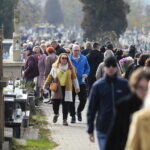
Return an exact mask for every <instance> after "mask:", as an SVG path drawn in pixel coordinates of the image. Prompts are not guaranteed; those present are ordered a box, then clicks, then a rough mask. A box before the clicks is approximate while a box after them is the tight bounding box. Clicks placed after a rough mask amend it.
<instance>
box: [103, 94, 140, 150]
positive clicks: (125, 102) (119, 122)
mask: <svg viewBox="0 0 150 150" xmlns="http://www.w3.org/2000/svg"><path fill="white" fill-rule="evenodd" d="M141 107H142V100H140V99H139V98H138V97H137V96H136V95H134V94H132V95H129V96H127V97H125V98H123V99H122V101H121V102H120V103H119V104H117V108H116V115H115V117H114V121H113V123H112V126H111V128H110V132H109V135H108V139H107V142H106V147H105V150H124V148H125V145H126V141H127V136H128V131H129V126H130V123H131V118H132V115H133V113H134V112H136V111H138V110H139V109H140V108H141Z"/></svg>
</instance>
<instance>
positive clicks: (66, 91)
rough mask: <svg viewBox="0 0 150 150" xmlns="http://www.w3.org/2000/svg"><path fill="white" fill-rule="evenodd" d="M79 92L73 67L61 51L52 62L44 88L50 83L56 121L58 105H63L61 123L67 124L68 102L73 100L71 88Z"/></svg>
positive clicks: (55, 120)
mask: <svg viewBox="0 0 150 150" xmlns="http://www.w3.org/2000/svg"><path fill="white" fill-rule="evenodd" d="M72 83H73V85H74V88H75V92H76V93H79V92H80V88H79V84H78V80H77V77H76V73H75V69H74V67H73V65H72V63H71V61H70V59H69V57H68V55H67V54H65V53H62V54H61V55H60V56H59V58H58V59H57V61H56V62H55V63H54V64H53V67H52V70H51V72H50V74H49V75H48V77H47V79H46V81H45V85H44V88H46V87H47V86H49V84H51V85H50V89H51V92H52V93H51V95H52V96H51V98H52V100H53V110H54V114H55V115H54V118H53V122H54V123H56V122H57V119H58V117H59V106H60V104H61V103H62V106H63V125H65V126H68V122H67V118H68V111H69V105H70V102H72V101H73V98H72V89H73V85H72Z"/></svg>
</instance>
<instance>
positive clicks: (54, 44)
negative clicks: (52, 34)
mask: <svg viewBox="0 0 150 150" xmlns="http://www.w3.org/2000/svg"><path fill="white" fill-rule="evenodd" d="M51 45H52V47H53V48H54V49H55V51H56V55H57V56H59V55H60V54H61V53H66V50H65V49H64V48H62V47H60V45H59V44H58V42H57V41H52V43H51Z"/></svg>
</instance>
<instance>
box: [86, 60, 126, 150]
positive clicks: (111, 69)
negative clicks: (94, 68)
mask: <svg viewBox="0 0 150 150" xmlns="http://www.w3.org/2000/svg"><path fill="white" fill-rule="evenodd" d="M104 64H105V73H106V75H105V76H104V77H103V78H102V79H101V80H98V81H97V82H96V83H95V84H94V85H93V87H92V90H91V93H90V96H89V108H88V114H87V119H88V131H87V132H88V134H89V138H90V141H91V142H94V121H95V117H96V115H97V119H96V120H97V122H96V128H97V136H98V142H99V146H100V149H101V150H104V146H105V142H106V138H107V133H108V130H109V127H110V124H111V121H112V118H113V116H114V115H115V105H116V103H117V102H118V101H119V99H120V98H122V97H124V96H125V95H127V94H129V88H128V82H127V80H126V79H122V78H120V77H118V76H117V60H116V58H115V57H108V58H107V59H106V60H105V62H104Z"/></svg>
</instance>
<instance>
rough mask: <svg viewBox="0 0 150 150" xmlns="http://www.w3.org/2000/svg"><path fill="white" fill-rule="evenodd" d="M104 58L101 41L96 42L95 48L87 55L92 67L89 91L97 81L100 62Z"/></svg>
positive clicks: (89, 77)
mask: <svg viewBox="0 0 150 150" xmlns="http://www.w3.org/2000/svg"><path fill="white" fill-rule="evenodd" d="M103 58H104V55H103V54H102V52H100V45H99V43H94V44H93V50H92V51H91V52H90V53H89V54H88V55H87V59H88V62H89V65H90V68H91V70H90V74H89V76H88V86H89V91H90V89H91V87H92V85H93V83H94V82H95V81H96V71H97V68H98V66H99V64H100V63H101V62H102V61H103Z"/></svg>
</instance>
